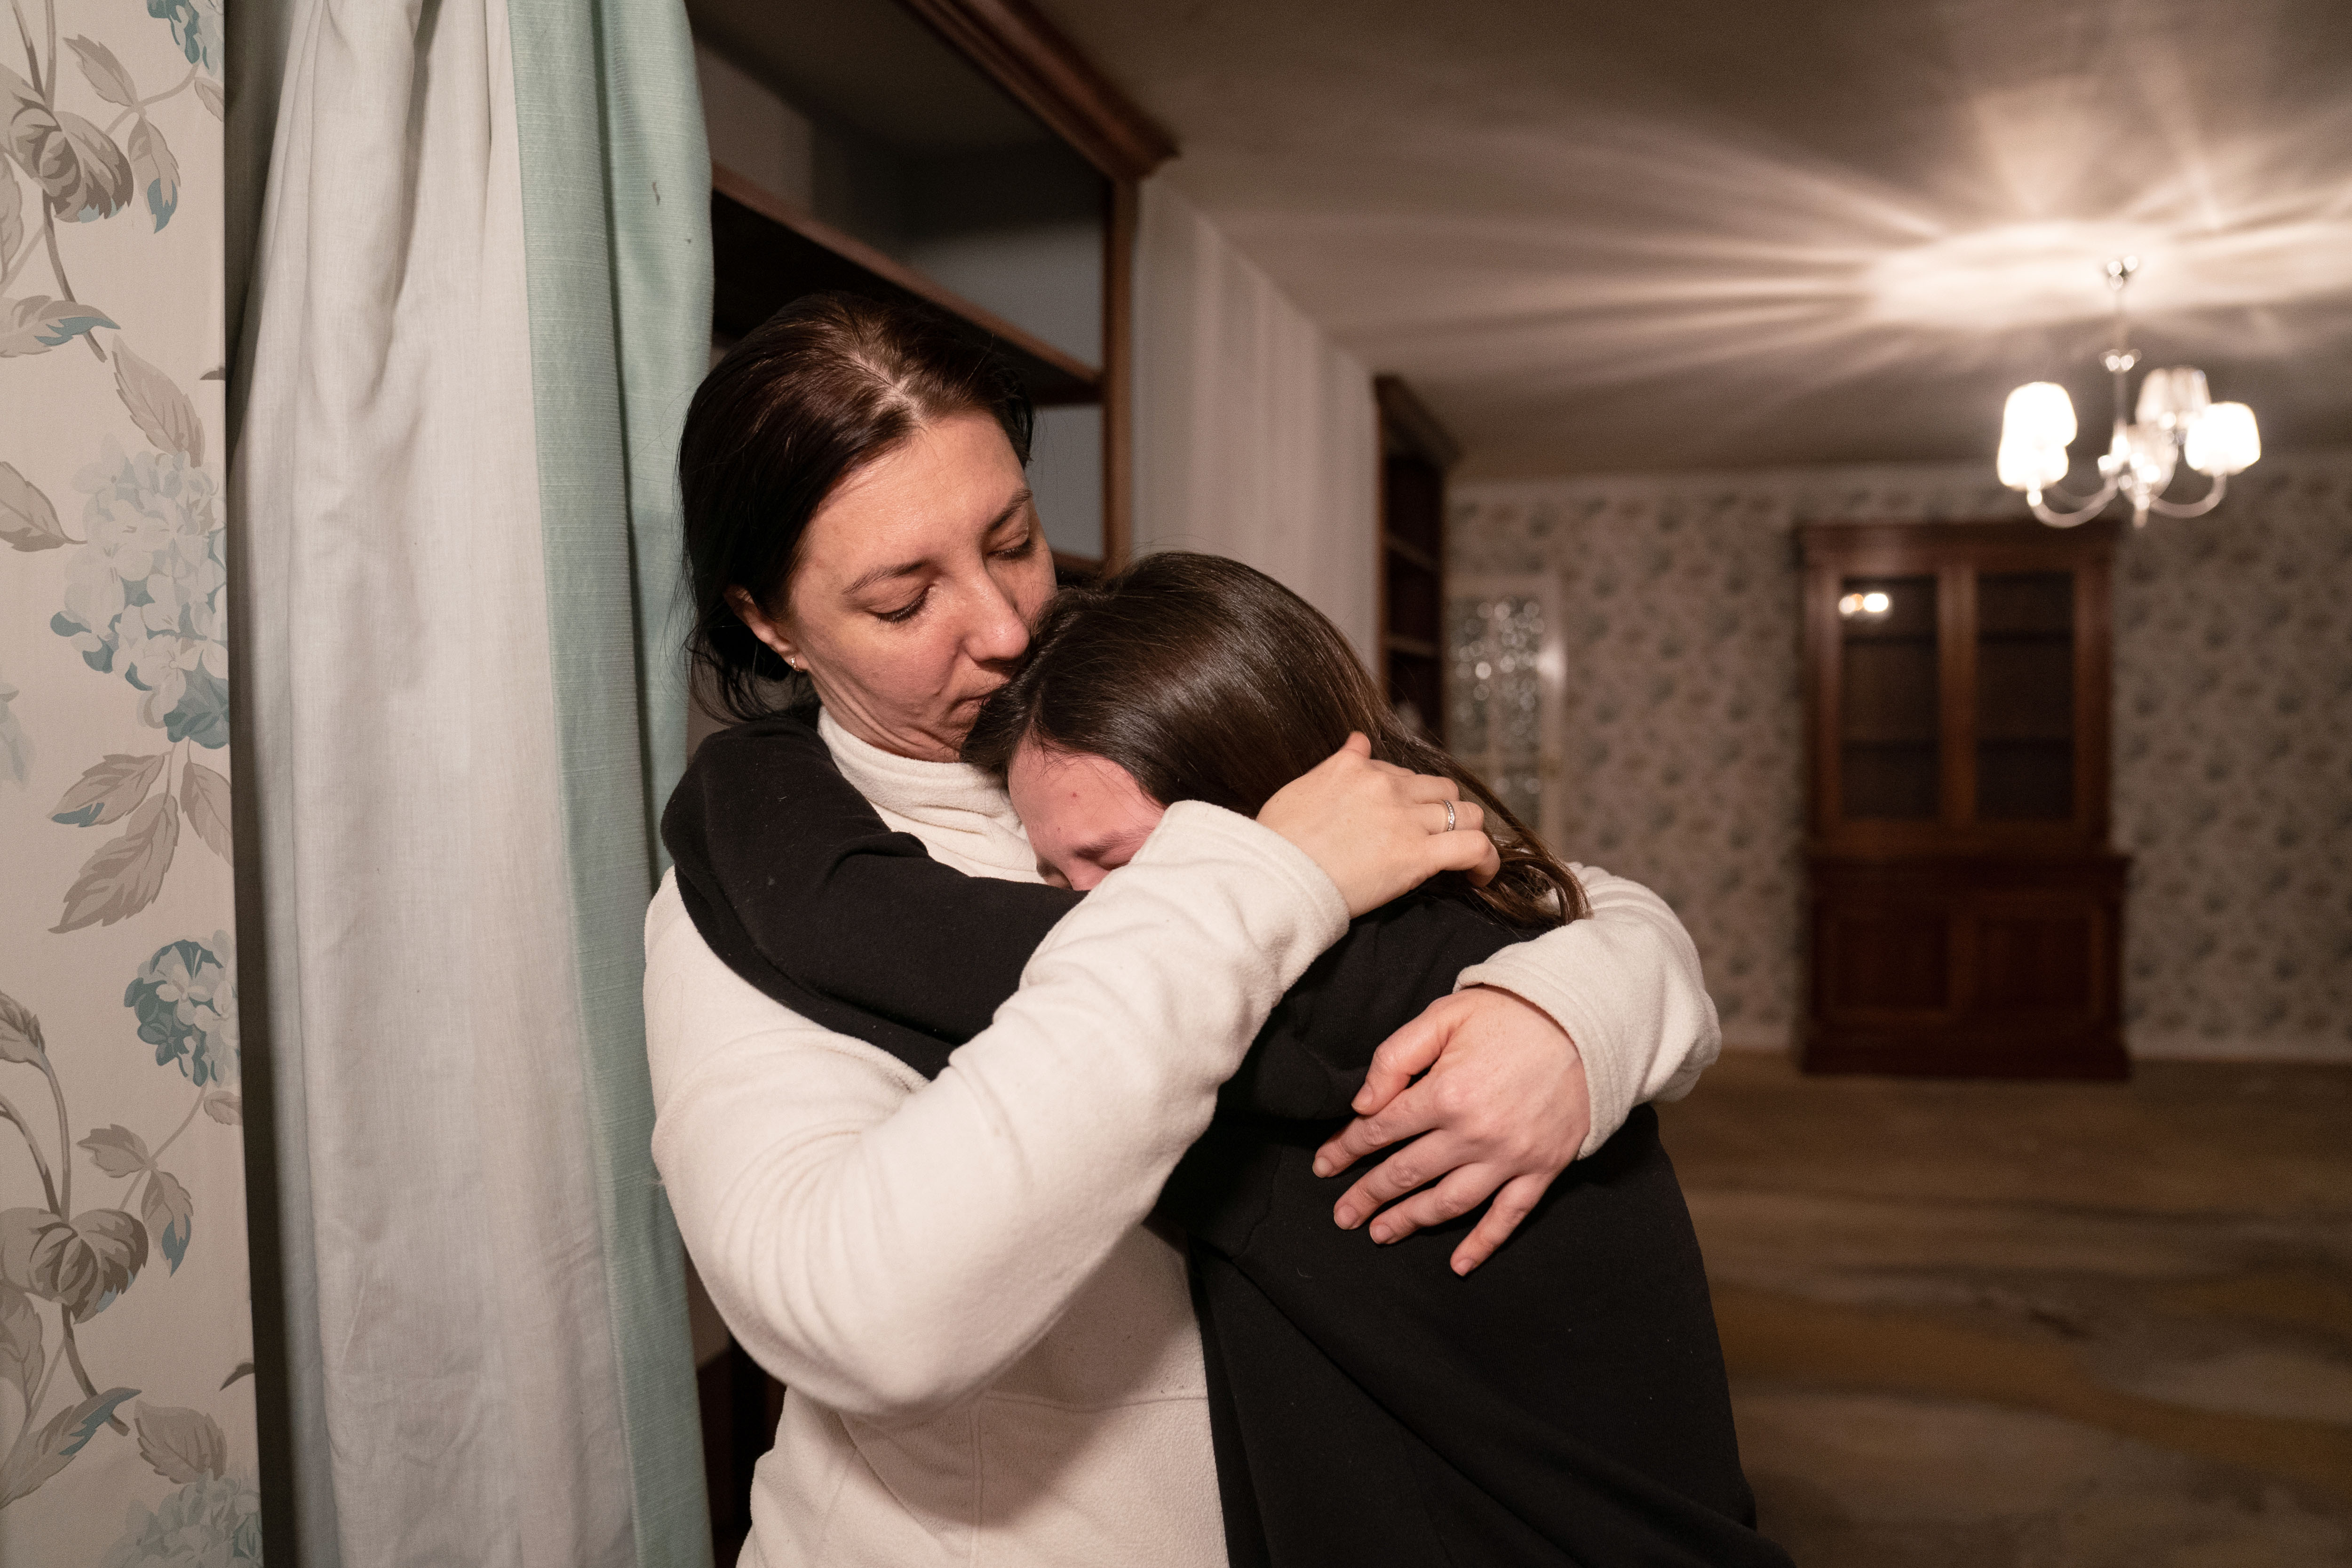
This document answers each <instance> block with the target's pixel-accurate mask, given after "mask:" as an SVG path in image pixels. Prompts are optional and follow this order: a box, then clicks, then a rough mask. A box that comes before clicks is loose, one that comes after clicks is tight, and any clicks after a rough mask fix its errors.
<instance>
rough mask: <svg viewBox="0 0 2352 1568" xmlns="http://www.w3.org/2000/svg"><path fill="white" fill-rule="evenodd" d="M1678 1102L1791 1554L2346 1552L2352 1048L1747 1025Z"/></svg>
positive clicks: (1751, 1426) (1915, 1566) (2087, 1557)
mask: <svg viewBox="0 0 2352 1568" xmlns="http://www.w3.org/2000/svg"><path fill="white" fill-rule="evenodd" d="M1664 1125H1665V1138H1666V1144H1667V1147H1668V1149H1669V1150H1670V1151H1671V1152H1672V1153H1673V1155H1674V1157H1675V1164H1676V1168H1677V1169H1678V1170H1679V1172H1680V1173H1681V1175H1682V1179H1683V1184H1684V1187H1685V1191H1686V1192H1687V1194H1689V1198H1690V1204H1691V1209H1692V1213H1693V1215H1694V1216H1695V1217H1696V1220H1697V1224H1698V1228H1699V1235H1700V1238H1701V1240H1702V1241H1703V1242H1704V1244H1705V1246H1706V1252H1707V1262H1708V1273H1709V1278H1710V1279H1711V1280H1712V1282H1713V1288H1714V1290H1715V1300H1716V1313H1717V1321H1718V1322H1719V1324H1720V1326H1721V1329H1722V1331H1723V1338H1724V1348H1725V1351H1726V1353H1727V1357H1728V1359H1729V1362H1730V1364H1731V1369H1732V1374H1733V1380H1734V1387H1733V1393H1734V1400H1735V1404H1736V1405H1737V1408H1738V1416H1739V1427H1740V1441H1741V1445H1742V1451H1743V1455H1744V1458H1745V1459H1746V1462H1747V1466H1748V1476H1749V1479H1751V1480H1752V1481H1753V1482H1754V1484H1755V1487H1756V1491H1757V1496H1758V1503H1759V1510H1761V1513H1762V1515H1763V1523H1764V1526H1765V1528H1766V1530H1767V1531H1769V1532H1770V1533H1772V1534H1773V1535H1774V1536H1775V1537H1776V1538H1778V1539H1780V1541H1782V1542H1784V1543H1785V1544H1787V1545H1788V1546H1789V1547H1790V1550H1791V1552H1793V1553H1794V1555H1795V1556H1796V1559H1797V1561H1798V1563H1800V1564H1801V1565H1803V1568H1980V1565H1981V1568H2010V1565H2012V1564H2014V1565H2017V1568H2044V1565H2047V1568H2061V1565H2063V1568H2126V1565H2128V1568H2152V1565H2159V1564H2160V1565H2164V1568H2224V1565H2228V1568H2236V1565H2240V1564H2245V1565H2252V1564H2263V1565H2270V1564H2279V1565H2286V1564H2294V1565H2297V1568H2300V1565H2304V1564H2322V1563H2347V1564H2352V1068H2334V1067H2271V1066H2241V1065H2226V1066H2225V1065H2216V1064H2201V1063H2200V1064H2189V1063H2153V1064H2145V1065H2143V1067H2142V1068H2141V1069H2140V1071H2139V1072H2138V1074H2137V1077H2136V1078H2135V1079H2134V1080H2133V1081H2132V1082H2131V1083H2129V1084H2124V1085H2088V1084H2085V1085H2071V1084H2068V1085H2049V1084H2038V1085H2029V1084H2000V1083H1952V1082H1932V1081H1918V1080H1889V1079H1852V1078H1845V1079H1823V1078H1811V1079H1809V1078H1804V1077H1801V1076H1800V1075H1799V1074H1797V1073H1796V1072H1794V1071H1793V1070H1792V1069H1791V1068H1790V1066H1789V1065H1788V1063H1787V1061H1786V1060H1785V1059H1784V1058H1780V1057H1767V1056H1758V1055H1733V1056H1727V1058H1725V1059H1724V1061H1723V1062H1722V1063H1720V1064H1719V1065H1717V1067H1716V1068H1714V1069H1713V1070H1712V1071H1711V1072H1710V1073H1709V1074H1708V1075H1707V1077H1706V1080H1705V1081H1704V1082H1703V1083H1702V1084H1701V1086H1700V1088H1699V1089H1698V1090H1697V1091H1696V1093H1695V1094H1694V1095H1693V1096H1692V1097H1691V1098H1690V1099H1689V1100H1686V1101H1685V1102H1683V1103H1682V1104H1679V1105H1675V1106H1670V1107H1667V1108H1665V1110H1664Z"/></svg>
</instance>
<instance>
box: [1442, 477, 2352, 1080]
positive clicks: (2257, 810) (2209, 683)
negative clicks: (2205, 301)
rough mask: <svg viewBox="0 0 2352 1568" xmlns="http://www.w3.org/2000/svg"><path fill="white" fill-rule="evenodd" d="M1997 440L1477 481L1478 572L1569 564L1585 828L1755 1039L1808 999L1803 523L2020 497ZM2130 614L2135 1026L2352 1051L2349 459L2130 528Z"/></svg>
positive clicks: (2294, 1049)
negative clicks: (1960, 459) (1975, 455)
mask: <svg viewBox="0 0 2352 1568" xmlns="http://www.w3.org/2000/svg"><path fill="white" fill-rule="evenodd" d="M1987 468H1988V465H1979V464H1969V465H1958V466H1942V465H1936V466H1927V465H1922V466H1918V467H1888V468H1832V469H1819V470H1809V471H1794V472H1779V473H1761V474H1722V475H1697V474H1690V475H1651V476H1622V477H1602V478H1593V479H1562V480H1554V481H1517V482H1511V483H1489V484H1475V483H1472V484H1465V485H1462V486H1460V487H1458V489H1457V491H1456V495H1455V500H1454V517H1453V521H1452V526H1451V529H1450V532H1449V537H1450V540H1451V546H1450V548H1451V551H1452V556H1451V560H1450V563H1449V564H1450V567H1451V569H1452V570H1453V571H1454V573H1455V574H1461V575H1464V576H1475V578H1477V579H1479V580H1480V581H1482V582H1486V583H1504V584H1507V583H1508V582H1510V581H1512V580H1514V579H1515V578H1516V579H1520V580H1526V581H1528V582H1535V581H1538V580H1544V579H1549V580H1550V581H1551V582H1552V583H1554V584H1557V589H1556V592H1557V594H1558V598H1557V603H1558V604H1559V616H1560V619H1561V621H1562V626H1560V628H1559V647H1560V651H1561V655H1562V658H1563V662H1564V668H1565V679H1564V681H1563V683H1562V697H1561V708H1562V714H1561V716H1562V719H1563V721H1564V723H1563V739H1562V742H1561V744H1560V755H1559V769H1558V772H1557V773H1556V776H1555V777H1554V779H1553V783H1552V788H1553V789H1554V790H1555V791H1557V792H1559V795H1561V796H1563V797H1564V798H1563V799H1561V800H1560V801H1559V803H1558V805H1557V808H1556V810H1555V811H1554V813H1553V816H1552V820H1554V821H1556V822H1562V823H1564V824H1566V826H1567V831H1566V833H1565V835H1564V836H1563V837H1564V838H1565V842H1564V844H1563V846H1562V847H1564V848H1565V849H1566V850H1567V852H1568V853H1569V854H1570V855H1571V856H1573V857H1574V858H1579V859H1584V860H1589V861H1591V862H1592V863H1594V864H1597V865H1601V866H1604V867H1606V868H1609V869H1610V870H1612V871H1616V872H1619V873H1621V874H1623V875H1625V876H1630V877H1634V878H1637V879H1641V880H1643V881H1645V882H1648V883H1650V884H1651V885H1652V886H1654V887H1655V888H1656V889H1658V891H1659V892H1660V893H1662V894H1663V895H1664V896H1665V897H1666V898H1667V899H1668V900H1670V901H1671V902H1672V903H1673V904H1674V905H1675V909H1676V910H1678V911H1679V912H1680V913H1681V915H1682V917H1683V919H1684V921H1685V923H1686V924H1687V925H1688V926H1689V928H1690V930H1691V933H1692V935H1693V937H1694V938H1695V939H1696V941H1697V942H1698V945H1699V951H1700V953H1701V955H1702V956H1703V957H1704V958H1705V960H1706V967H1707V976H1708V984H1709V985H1710V986H1711V988H1712V989H1713V991H1714V994H1715V997H1716V1002H1717V1007H1718V1008H1719V1009H1720V1011H1721V1012H1722V1015H1723V1021H1724V1030H1725V1035H1726V1037H1727V1039H1729V1040H1731V1041H1733V1042H1734V1043H1736V1044H1746V1045H1759V1046H1761V1045H1780V1044H1784V1043H1785V1042H1786V1041H1787V1040H1788V1039H1789V1038H1790V1034H1791V1031H1792V1030H1793V1028H1794V1026H1795V1025H1796V1023H1797V1020H1798V1017H1799V1015H1800V1003H1799V986H1800V984H1801V979H1802V973H1803V952H1802V951H1801V931H1800V922H1799V919H1798V915H1799V910H1800V904H1801V897H1802V890H1803V883H1802V875H1803V872H1802V863H1801V849H1802V841H1803V787H1804V775H1803V758H1802V752H1801V723H1802V707H1801V694H1800V689H1799V684H1798V653H1799V622H1798V596H1799V578H1798V571H1797V563H1796V557H1795V551H1794V543H1793V540H1792V538H1791V530H1792V529H1793V528H1794V527H1795V526H1796V525H1798V524H1800V523H1804V522H1813V521H1916V522H1922V523H1933V522H1939V521H1982V520H1988V519H2000V518H2016V517H2022V516H2023V515H2024V512H2023V508H2022V504H2021V501H2020V500H2019V499H2018V498H2017V497H2016V496H2014V495H2013V494H2011V493H2010V492H2009V491H2006V490H2003V489H2000V487H1999V485H1998V484H1996V483H1993V482H1992V481H1991V479H1990V476H1989V474H1988V472H1987ZM2116 617H2117V627H2116V786H2115V789H2116V798H2115V805H2116V843H2117V845H2118V846H2119V847H2124V848H2126V849H2128V850H2130V851H2131V852H2132V853H2133V854H2135V855H2137V857H2139V862H2138V865H2137V869H2136V874H2135V877H2134V881H2133V889H2132V894H2131V902H2130V907H2129V911H2128V916H2127V919H2128V922H2129V927H2130V930H2129V933H2128V942H2129V945H2128V949H2127V952H2126V965H2127V969H2126V1021H2127V1026H2128V1037H2129V1039H2130V1041H2131V1044H2132V1048H2133V1049H2134V1050H2135V1051H2136V1052H2138V1053H2140V1054H2143V1055H2154V1054H2163V1055H2179V1054H2197V1055H2217V1054H2263V1055H2294V1056H2330V1055H2342V1056H2352V741H2347V734H2352V461H2346V460H2343V459H2340V458H2305V459H2300V460H2297V459H2294V458H2271V459H2268V460H2266V461H2265V463H2264V464H2263V467H2262V468H2257V469H2255V470H2253V471H2252V472H2251V473H2249V474H2247V475H2246V476H2244V477H2243V478H2242V479H2241V480H2240V482H2239V488H2238V489H2237V491H2236V492H2235V493H2234V494H2233V495H2232V496H2231V498H2230V500H2229V501H2228V502H2227V503H2226V504H2225V505H2224V506H2223V507H2222V508H2221V510H2219V511H2218V512H2216V513H2215V514H2214V515H2213V516H2212V517H2210V518H2207V519H2200V520H2193V521H2184V520H2172V519H2159V520H2158V521H2155V522H2153V523H2152V524H2151V525H2150V526H2149V528H2148V529H2147V531H2146V532H2145V533H2142V534H2139V535H2137V536H2135V537H2133V538H2130V539H2127V540H2126V542H2125V544H2124V547H2123V549H2122V551H2121V552H2120V555H2119V560H2118V581H2117V584H2116ZM1458 697H1459V694H1457V700H1458Z"/></svg>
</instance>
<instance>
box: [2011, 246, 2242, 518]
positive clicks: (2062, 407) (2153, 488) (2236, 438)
mask: <svg viewBox="0 0 2352 1568" xmlns="http://www.w3.org/2000/svg"><path fill="white" fill-rule="evenodd" d="M2138 270H2139V258H2137V257H2136V256H2118V257H2116V258H2115V259H2114V260H2112V261H2110V262H2108V263H2107V265H2106V277H2107V289H2108V291H2109V292H2110V293H2112V294H2113V295H2114V296H2115V301H2116V336H2115V346H2114V347H2112V348H2110V349H2109V350H2107V352H2106V353H2105V356H2104V357H2103V359H2102V362H2101V363H2104V364H2105V366H2106V367H2107V373H2108V374H2110V375H2112V376H2114V377H2115V384H2116V433H2115V438H2114V439H2113V440H2112V441H2111V442H2109V443H2108V446H2107V449H2106V451H2105V453H2103V454H2102V455H2101V456H2100V458H2099V479H2100V484H2099V489H2098V493H2097V494H2095V495H2092V496H2088V497H2084V496H2075V495H2069V494H2068V493H2067V492H2066V491H2064V490H2062V489H2059V488H2058V481H2059V480H2061V479H2064V478H2065V477H2066V469H2067V467H2068V462H2069V459H2068V458H2067V456H2066V447H2067V446H2068V444H2069V443H2071V442H2072V441H2073V440H2074V403H2073V401H2072V400H2070V399H2069V398H2068V397H2067V395H2066V389H2065V388H2064V387H2063V386H2061V385H2059V384H2057V383H2056V382H2054V381H2035V382H2029V383H2027V384H2025V385H2023V386H2021V387H2019V388H2018V389H2017V390H2016V391H2015V392H2012V393H2011V394H2010V395H2009V405H2008V406H2007V407H2006V408H2005V409H2003V410H2002V412H2001V416H2000V457H1999V458H1998V462H1999V467H2000V482H2001V483H2002V484H2004V485H2007V486H2008V487H2009V488H2010V489H2013V490H2023V491H2024V492H2025V499H2026V502H2027V504H2028V505H2030V506H2032V508H2033V515H2034V516H2036V517H2038V518H2040V519H2041V520H2042V521H2044V522H2046V523H2048V524H2049V525H2050V526H2051V527H2053V528H2072V527H2074V525H2075V524H2076V523H2078V522H2084V521H2089V520H2090V519H2092V518H2094V517H2096V516H2097V515H2098V514H2099V513H2100V512H2101V511H2103V510H2105V509H2106V505H2107V503H2108V502H2109V501H2111V500H2115V499H2116V497H2117V496H2118V495H2120V496H2122V497H2123V498H2124V499H2125V500H2127V501H2129V502H2130V503H2131V509H2132V526H2133V527H2134V528H2145V527H2147V514H2148V513H2149V512H2151V511H2158V512H2162V513H2163V514H2164V515H2165V516H2167V517H2197V516H2200V514H2202V513H2205V512H2209V511H2211V510H2213V509H2214V508H2215V507H2216V506H2218V505H2220V504H2221V494H2222V491H2223V490H2224V489H2226V488H2227V486H2228V483H2229V479H2230V476H2231V474H2236V473H2242V472H2244V471H2245V470H2246V469H2247V468H2252V466H2253V464H2254V462H2255V460H2256V459H2257V458H2261V456H2262V455H2263V443H2262V437H2260V436H2259V435H2258V434H2257V433H2256V432H2255V429H2254V411H2253V410H2252V409H2251V408H2249V407H2247V406H2246V405H2244V404H2242V403H2215V402H2213V401H2212V400H2211V398H2210V396H2209V395H2208V394H2207V392H2206V390H2205V373H2204V372H2203V371H2201V370H2192V369H2190V368H2189V367H2188V366H2187V365H2176V366H2174V367H2173V368H2172V369H2170V370H2152V371H2149V372H2148V373H2147V379H2146V380H2144V381H2142V382H2141V383H2140V387H2139V403H2138V405H2137V407H2134V405H2133V404H2132V403H2131V401H2130V397H2129V387H2128V385H2127V384H2126V380H2125V378H2126V376H2128V375H2129V374H2131V372H2132V370H2133V369H2134V368H2135V367H2136V366H2137V365H2138V363H2139V351H2138V350H2137V349H2135V348H2133V347H2132V346H2131V321H2130V319H2129V318H2128V317H2127V316H2126V314H2125V313H2124V289H2125V288H2126V286H2127V285H2129V284H2130V282H2131V279H2132V274H2133V273H2135V272H2137V271H2138ZM2126 409H2130V410H2132V412H2133V414H2134V415H2135V416H2136V417H2132V418H2126V415H2125V411H2126ZM2183 462H2186V463H2187V464H2188V465H2189V467H2190V468H2194V469H2196V470H2197V471H2198V472H2199V473H2200V474H2203V475H2204V476H2205V477H2206V478H2207V479H2210V480H2211V481H2212V482H2211V484H2210V486H2208V488H2207V489H2206V492H2205V494H2204V495H2203V496H2202V497H2201V498H2200V499H2199V500H2193V501H2188V502H2180V501H2168V500H2165V499H2164V491H2165V489H2166V487H2168V486H2169V485H2170V484H2171V483H2172V479H2173V476H2174V474H2176V473H2177V472H2178V471H2179V466H2180V465H2181V464H2182V463H2183ZM2045 491H2047V492H2048V493H2050V494H2052V495H2054V496H2056V497H2057V498H2058V499H2059V500H2061V501H2062V502H2063V503H2065V504H2066V505H2068V506H2069V507H2071V508H2072V510H2058V509H2056V508H2053V507H2052V506H2051V505H2050V504H2049V503H2048V502H2047V501H2045V500H2042V495H2043V493H2044V492H2045Z"/></svg>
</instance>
